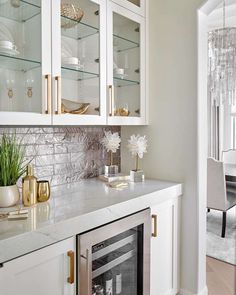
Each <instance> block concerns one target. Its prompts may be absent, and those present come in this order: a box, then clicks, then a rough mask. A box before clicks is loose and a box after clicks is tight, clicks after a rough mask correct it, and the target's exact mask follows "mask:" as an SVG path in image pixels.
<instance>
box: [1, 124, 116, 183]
mask: <svg viewBox="0 0 236 295" xmlns="http://www.w3.org/2000/svg"><path fill="white" fill-rule="evenodd" d="M108 130H111V131H112V132H119V133H120V127H68V128H52V127H51V128H0V135H1V134H3V133H9V132H15V133H16V135H17V137H18V138H19V140H21V142H22V144H23V145H25V148H26V149H25V151H26V160H32V164H33V165H34V167H35V176H36V177H38V178H39V179H47V180H49V181H50V183H51V186H56V185H60V184H65V183H71V182H76V181H79V180H81V179H85V178H91V177H96V176H97V175H98V174H100V173H102V169H103V167H104V165H105V164H107V162H108V158H109V157H108V154H107V152H106V151H105V149H104V148H103V147H102V145H101V143H100V141H101V139H102V137H103V136H104V131H108ZM114 164H118V165H119V166H120V151H118V152H117V153H116V154H115V155H114Z"/></svg>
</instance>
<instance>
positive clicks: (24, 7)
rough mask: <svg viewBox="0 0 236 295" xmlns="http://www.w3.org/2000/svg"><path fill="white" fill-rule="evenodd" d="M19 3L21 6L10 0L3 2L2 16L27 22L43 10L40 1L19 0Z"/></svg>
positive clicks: (1, 5) (1, 7)
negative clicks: (15, 5) (14, 4)
mask: <svg viewBox="0 0 236 295" xmlns="http://www.w3.org/2000/svg"><path fill="white" fill-rule="evenodd" d="M19 4H20V6H19V7H14V6H12V4H11V1H10V0H9V1H7V2H3V3H2V4H0V16H1V17H4V18H8V19H11V20H14V21H17V22H26V21H27V20H29V19H31V18H33V17H34V16H36V15H39V14H40V12H41V7H40V1H35V0H34V1H31V2H28V1H25V0H19Z"/></svg>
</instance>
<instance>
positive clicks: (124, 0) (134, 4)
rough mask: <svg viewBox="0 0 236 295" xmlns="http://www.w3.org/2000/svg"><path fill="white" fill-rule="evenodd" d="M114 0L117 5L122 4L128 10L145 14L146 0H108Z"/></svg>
mask: <svg viewBox="0 0 236 295" xmlns="http://www.w3.org/2000/svg"><path fill="white" fill-rule="evenodd" d="M110 1H112V2H116V3H117V4H118V5H120V6H123V7H125V8H127V9H129V10H130V11H133V12H135V13H137V14H140V15H142V16H145V10H146V9H145V8H146V7H145V5H146V2H147V1H148V0H110Z"/></svg>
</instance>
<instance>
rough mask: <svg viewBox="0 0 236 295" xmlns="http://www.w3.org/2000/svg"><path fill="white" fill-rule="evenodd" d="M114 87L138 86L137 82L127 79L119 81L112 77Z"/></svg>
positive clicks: (119, 79)
mask: <svg viewBox="0 0 236 295" xmlns="http://www.w3.org/2000/svg"><path fill="white" fill-rule="evenodd" d="M113 80H114V86H116V87H124V86H132V85H139V84H140V83H139V81H134V80H129V79H121V78H117V77H113Z"/></svg>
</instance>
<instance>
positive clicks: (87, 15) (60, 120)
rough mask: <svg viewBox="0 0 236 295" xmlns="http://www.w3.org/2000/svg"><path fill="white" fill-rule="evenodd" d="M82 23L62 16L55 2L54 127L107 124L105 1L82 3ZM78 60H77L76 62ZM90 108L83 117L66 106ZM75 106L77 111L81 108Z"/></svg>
mask: <svg viewBox="0 0 236 295" xmlns="http://www.w3.org/2000/svg"><path fill="white" fill-rule="evenodd" d="M78 3H79V6H80V8H81V9H82V10H83V13H84V14H83V18H82V20H81V21H80V22H77V21H74V20H72V19H69V18H68V17H65V16H63V14H61V5H64V4H63V1H62V0H54V1H52V12H53V13H52V23H53V27H52V32H53V33H52V52H53V54H52V78H53V81H52V85H53V124H54V125H81V124H82V125H104V124H106V89H107V87H106V0H79V1H78ZM73 59H75V60H73ZM71 102H75V103H79V104H80V103H82V104H88V109H87V111H86V113H84V114H72V113H65V112H64V111H63V109H64V110H65V109H66V108H64V107H63V106H65V107H67V106H70V104H71V105H72V109H73V104H72V103H71ZM78 107H79V105H78V106H76V104H75V106H74V108H78Z"/></svg>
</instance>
